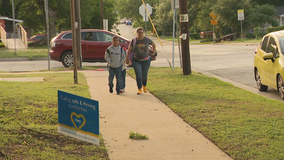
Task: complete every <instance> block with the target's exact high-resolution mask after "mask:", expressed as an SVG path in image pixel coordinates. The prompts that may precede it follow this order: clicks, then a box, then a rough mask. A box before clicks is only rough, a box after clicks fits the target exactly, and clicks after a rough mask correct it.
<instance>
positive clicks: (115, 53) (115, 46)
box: [105, 36, 125, 94]
mask: <svg viewBox="0 0 284 160" xmlns="http://www.w3.org/2000/svg"><path fill="white" fill-rule="evenodd" d="M122 51H123V49H122V48H121V46H120V45H119V38H118V37H117V36H114V37H113V38H112V45H111V46H109V47H108V48H107V49H106V51H105V60H106V61H107V63H108V65H109V77H108V82H109V83H108V85H109V92H110V93H113V87H114V84H113V79H114V75H115V76H116V88H115V89H116V93H117V94H120V93H121V92H122V91H121V84H122V82H121V81H122V78H121V75H122V64H123V63H124V61H125V54H123V53H122Z"/></svg>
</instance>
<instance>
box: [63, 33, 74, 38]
mask: <svg viewBox="0 0 284 160" xmlns="http://www.w3.org/2000/svg"><path fill="white" fill-rule="evenodd" d="M62 39H72V33H66V34H65V35H64V36H62Z"/></svg>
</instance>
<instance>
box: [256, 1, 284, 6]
mask: <svg viewBox="0 0 284 160" xmlns="http://www.w3.org/2000/svg"><path fill="white" fill-rule="evenodd" d="M251 1H252V2H254V3H258V4H260V5H265V4H269V5H272V6H275V7H276V6H283V1H282V0H273V1H268V0H251Z"/></svg>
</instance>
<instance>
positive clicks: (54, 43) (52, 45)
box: [50, 42, 60, 48]
mask: <svg viewBox="0 0 284 160" xmlns="http://www.w3.org/2000/svg"><path fill="white" fill-rule="evenodd" d="M59 44H60V43H59V42H51V44H50V46H51V47H52V48H54V47H57V46H59Z"/></svg>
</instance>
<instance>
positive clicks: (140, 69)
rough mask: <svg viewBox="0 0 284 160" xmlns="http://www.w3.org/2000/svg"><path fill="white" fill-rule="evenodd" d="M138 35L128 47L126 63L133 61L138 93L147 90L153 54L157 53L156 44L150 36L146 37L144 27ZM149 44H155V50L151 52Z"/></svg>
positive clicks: (139, 29) (138, 31)
mask: <svg viewBox="0 0 284 160" xmlns="http://www.w3.org/2000/svg"><path fill="white" fill-rule="evenodd" d="M136 32H137V37H136V38H134V39H132V41H131V43H130V46H129V48H128V52H127V56H126V63H127V64H130V62H131V63H132V66H133V68H134V71H135V75H136V83H137V87H138V92H137V94H142V89H143V92H147V91H148V90H147V87H146V85H147V77H148V70H149V68H150V63H151V56H153V55H152V54H155V53H156V44H155V43H154V42H153V41H152V40H151V39H149V38H147V37H144V29H143V28H141V27H140V28H138V29H137V31H136ZM149 45H152V46H153V52H152V53H150V51H149Z"/></svg>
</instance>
